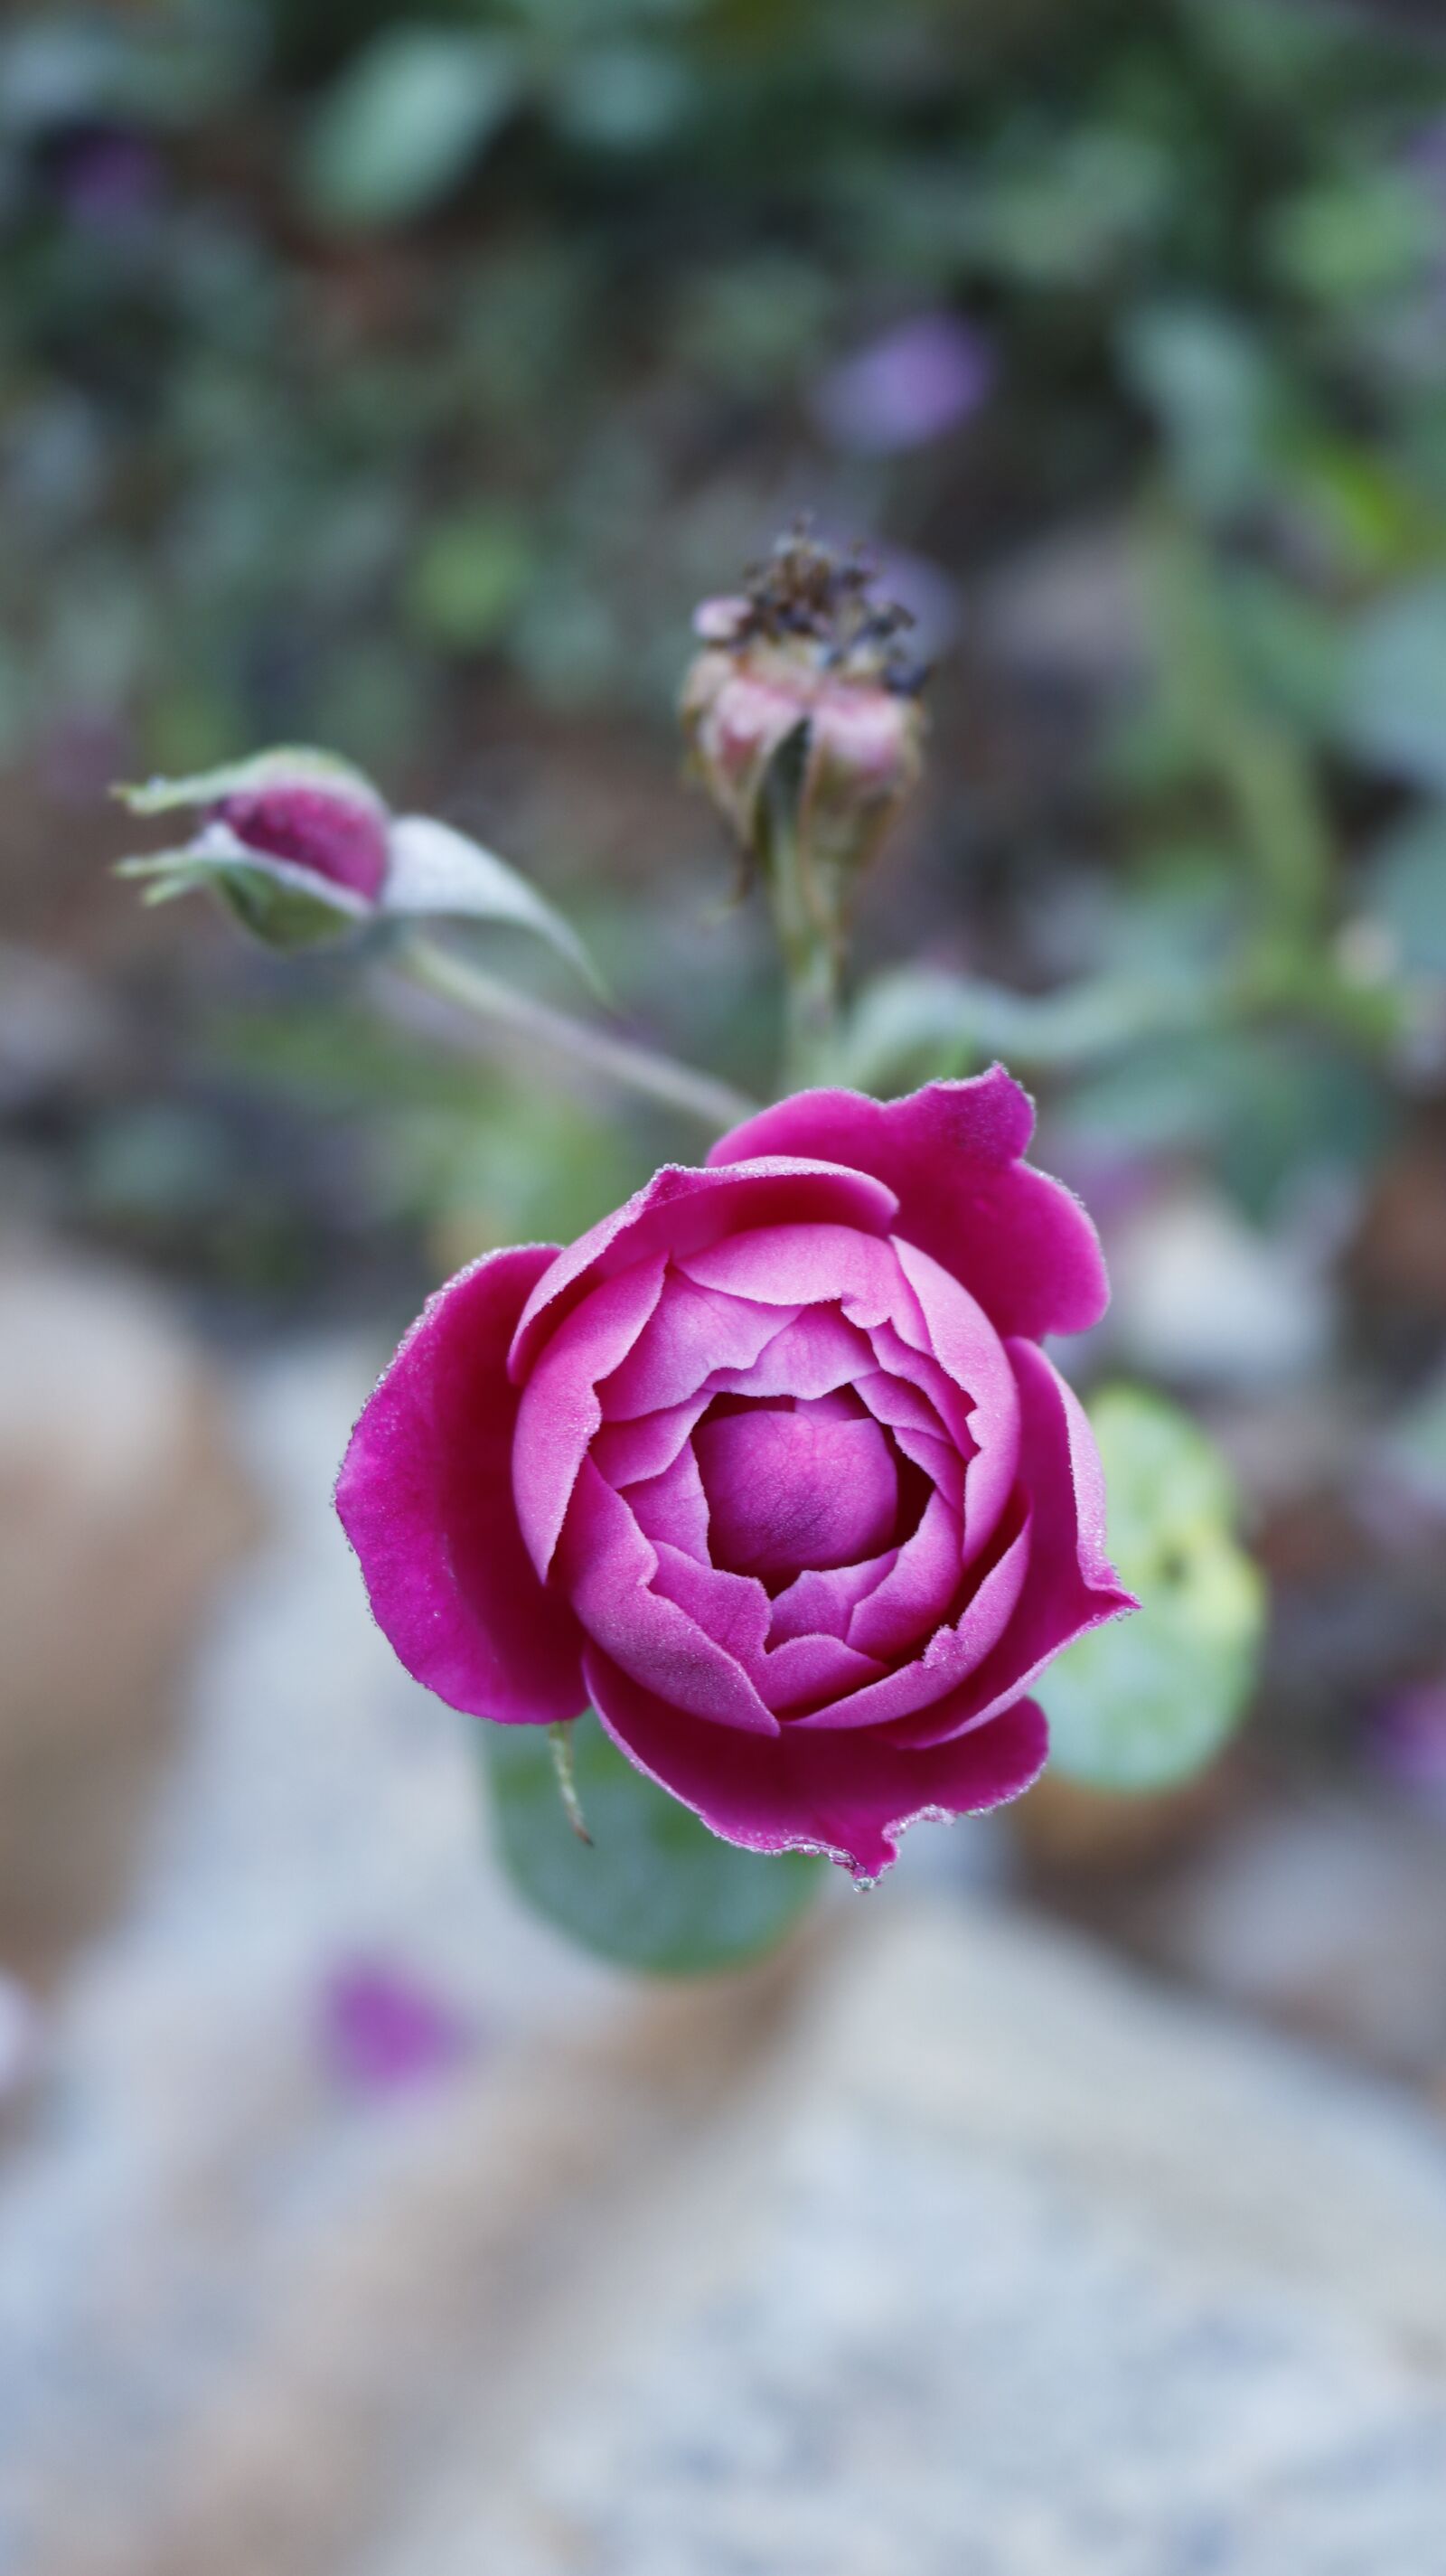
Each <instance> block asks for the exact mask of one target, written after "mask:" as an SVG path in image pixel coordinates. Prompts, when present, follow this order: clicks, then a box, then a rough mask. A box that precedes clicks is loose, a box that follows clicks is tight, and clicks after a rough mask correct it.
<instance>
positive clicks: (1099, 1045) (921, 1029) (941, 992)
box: [838, 966, 1209, 1091]
mask: <svg viewBox="0 0 1446 2576" xmlns="http://www.w3.org/2000/svg"><path fill="white" fill-rule="evenodd" d="M1208 1008H1209V993H1208V990H1207V988H1206V986H1205V985H1204V983H1203V982H1202V979H1201V978H1200V976H1199V975H1198V974H1192V973H1189V972H1185V971H1181V972H1176V973H1173V974H1172V973H1165V974H1163V975H1159V976H1154V977H1151V978H1150V979H1149V980H1148V981H1147V980H1146V979H1145V978H1144V977H1142V976H1138V975H1099V976H1091V977H1089V978H1088V979H1084V980H1081V981H1080V982H1078V983H1075V984H1069V985H1065V986H1062V987H1061V989H1060V990H1059V991H1058V992H1055V993H1014V992H1011V991H1010V990H1009V988H1008V986H1007V985H1003V984H992V983H989V982H987V981H986V980H985V979H984V978H982V977H979V976H967V975H950V974H947V973H945V972H944V971H942V970H941V969H937V968H933V967H919V966H903V967H899V968H897V969H895V971H894V972H892V973H891V974H888V975H879V976H876V977H875V979H874V981H873V982H872V983H871V984H867V985H866V986H865V987H864V990H863V991H862V993H861V994H860V995H859V998H858V1000H857V1002H856V1003H855V1005H854V1009H853V1013H852V1016H851V1019H850V1022H849V1027H848V1032H847V1035H846V1037H845V1039H844V1043H843V1048H842V1052H841V1060H840V1064H839V1067H838V1071H839V1075H840V1079H842V1080H844V1081H847V1082H850V1083H854V1084H856V1085H857V1086H858V1087H859V1088H860V1089H861V1090H864V1091H877V1090H882V1089H886V1088H887V1087H888V1085H889V1084H890V1083H892V1082H896V1081H897V1080H898V1079H899V1078H900V1077H901V1076H904V1075H906V1074H907V1075H917V1076H920V1077H922V1076H923V1075H925V1074H934V1075H938V1074H943V1073H966V1072H970V1071H972V1070H973V1069H974V1068H975V1067H976V1066H979V1065H985V1064H988V1063H990V1062H991V1061H992V1060H993V1058H994V1057H995V1056H1000V1057H1002V1058H1003V1059H1004V1061H1005V1062H1006V1063H1012V1064H1020V1065H1024V1066H1026V1067H1027V1068H1029V1069H1030V1070H1032V1071H1033V1070H1039V1071H1043V1070H1046V1069H1048V1070H1051V1071H1061V1072H1064V1071H1067V1072H1077V1071H1079V1070H1080V1068H1081V1067H1083V1066H1086V1065H1092V1064H1095V1063H1098V1062H1100V1061H1102V1060H1105V1059H1107V1058H1108V1057H1110V1056H1112V1055H1116V1054H1118V1053H1119V1052H1120V1051H1121V1049H1123V1048H1125V1047H1128V1046H1131V1045H1133V1044H1135V1043H1137V1042H1138V1041H1139V1040H1140V1039H1141V1038H1144V1037H1148V1036H1151V1035H1155V1034H1158V1033H1159V1032H1160V1031H1162V1030H1167V1029H1169V1030H1177V1029H1180V1028H1181V1027H1188V1026H1189V1025H1190V1023H1191V1021H1192V1020H1194V1019H1196V1018H1200V1017H1203V1016H1204V1015H1205V1014H1206V1012H1207V1011H1208Z"/></svg>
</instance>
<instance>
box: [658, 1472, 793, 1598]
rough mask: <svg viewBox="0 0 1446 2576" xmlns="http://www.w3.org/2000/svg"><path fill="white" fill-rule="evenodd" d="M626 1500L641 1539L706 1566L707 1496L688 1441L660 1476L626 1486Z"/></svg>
mask: <svg viewBox="0 0 1446 2576" xmlns="http://www.w3.org/2000/svg"><path fill="white" fill-rule="evenodd" d="M626 1500H627V1503H628V1508H629V1510H630V1511H631V1513H632V1515H633V1518H634V1520H635V1521H636V1522H637V1525H638V1527H639V1529H640V1530H641V1531H642V1533H643V1536H644V1538H647V1539H651V1540H652V1542H653V1545H654V1547H662V1546H667V1547H675V1548H681V1550H682V1552H683V1554H684V1555H685V1556H691V1557H694V1558H696V1560H697V1562H698V1564H699V1565H707V1564H708V1563H709V1556H708V1497H707V1495H706V1494H705V1493H704V1491H703V1479H702V1477H701V1476H700V1475H699V1473H698V1461H697V1459H696V1457H695V1456H694V1454H693V1446H692V1443H691V1441H687V1440H685V1441H684V1443H683V1446H682V1448H681V1449H680V1450H679V1452H678V1454H677V1457H676V1458H674V1459H673V1461H672V1463H671V1464H670V1465H669V1466H667V1467H665V1468H664V1469H663V1471H662V1473H661V1475H657V1476H649V1477H648V1478H646V1479H645V1481H644V1482H643V1483H641V1484H637V1485H629V1486H628V1487H627V1489H626ZM760 1589H761V1586H760ZM764 1598H765V1600H766V1599H767V1595H766V1594H765V1595H764Z"/></svg>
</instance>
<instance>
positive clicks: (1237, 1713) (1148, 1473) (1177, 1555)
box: [1037, 1386, 1265, 1790]
mask: <svg viewBox="0 0 1446 2576" xmlns="http://www.w3.org/2000/svg"><path fill="white" fill-rule="evenodd" d="M1090 1415H1091V1419H1092V1421H1093V1424H1094V1429H1095V1436H1096V1438H1097V1439H1098V1441H1099V1445H1100V1455H1101V1457H1102V1459H1103V1461H1104V1469H1105V1484H1106V1488H1107V1491H1108V1494H1109V1520H1110V1554H1111V1556H1112V1557H1113V1559H1114V1562H1115V1564H1116V1566H1117V1567H1118V1569H1119V1572H1120V1575H1121V1577H1122V1578H1123V1580H1124V1582H1125V1583H1126V1584H1128V1585H1129V1587H1130V1589H1131V1590H1132V1591H1133V1592H1134V1593H1136V1594H1137V1596H1138V1598H1139V1602H1140V1607H1139V1609H1138V1610H1137V1611H1136V1612H1135V1613H1134V1615H1133V1616H1132V1617H1131V1618H1129V1619H1122V1620H1118V1621H1115V1622H1113V1623H1112V1624H1111V1625H1110V1626H1109V1627H1106V1628H1099V1629H1096V1630H1095V1631H1094V1633H1093V1634H1092V1635H1090V1636H1088V1637H1082V1638H1081V1639H1080V1641H1079V1643H1078V1645H1075V1646H1071V1647H1070V1649H1069V1651H1068V1653H1067V1654H1065V1655H1062V1656H1061V1658H1060V1660H1059V1662H1058V1663H1057V1664H1055V1665H1053V1666H1052V1667H1051V1669H1050V1671H1049V1672H1048V1673H1047V1674H1046V1675H1045V1677H1044V1679H1043V1681H1042V1682H1041V1683H1040V1685H1039V1688H1038V1693H1037V1696H1038V1698H1039V1700H1040V1702H1041V1705H1042V1706H1043V1708H1044V1710H1045V1713H1046V1715H1047V1716H1048V1719H1049V1724H1050V1744H1051V1758H1052V1760H1053V1762H1054V1764H1055V1766H1056V1768H1057V1769H1058V1770H1060V1771H1062V1772H1063V1773H1065V1775H1066V1776H1067V1777H1068V1778H1070V1779H1074V1780H1082V1781H1085V1782H1087V1783H1088V1784H1089V1785H1090V1786H1091V1787H1094V1788H1101V1789H1117V1790H1147V1789H1164V1788H1168V1787H1170V1786H1172V1785H1173V1784H1174V1783H1175V1782H1177V1781H1180V1780H1186V1779H1189V1778H1190V1777H1191V1775H1192V1774H1193V1773H1194V1772H1197V1771H1199V1770H1202V1769H1203V1768H1204V1766H1205V1765H1206V1764H1207V1763H1208V1762H1209V1761H1211V1760H1212V1759H1213V1757H1214V1756H1215V1754H1217V1753H1218V1752H1219V1750H1220V1748H1221V1746H1222V1745H1223V1744H1224V1743H1225V1742H1226V1741H1227V1739H1228V1738H1229V1736H1230V1735H1231V1734H1232V1733H1233V1731H1234V1729H1235V1727H1236V1726H1237V1725H1238V1723H1239V1721H1240V1718H1241V1717H1242V1715H1243V1713H1244V1711H1245V1708H1246V1705H1247V1703H1248V1701H1249V1698H1250V1695H1251V1692H1252V1689H1253V1687H1254V1682H1255V1672H1256V1659H1257V1649H1258V1647H1259V1642H1260V1635H1261V1629H1262V1626H1263V1622H1264V1615H1265V1589H1264V1584H1263V1582H1262V1579H1261V1576H1260V1572H1259V1569H1258V1568H1257V1566H1256V1565H1255V1564H1254V1562H1253V1560H1252V1559H1251V1558H1250V1557H1248V1556H1247V1555H1246V1554H1245V1552H1244V1550H1243V1549H1242V1548H1241V1547H1240V1546H1239V1545H1238V1543H1237V1541H1236V1539H1235V1537H1234V1535H1233V1524H1234V1519H1235V1512H1236V1496H1235V1490H1234V1485H1233V1480H1232V1478H1231V1474H1230V1470H1229V1468H1228V1467H1227V1465H1226V1463H1225V1460H1224V1459H1223V1458H1222V1457H1221V1455H1220V1452H1219V1450H1218V1449H1217V1448H1216V1447H1215V1444H1214V1442H1213V1441H1211V1440H1209V1439H1208V1438H1207V1437H1206V1435H1205V1433H1204V1432H1203V1431H1201V1429H1200V1428H1199V1426H1198V1424H1196V1423H1194V1422H1192V1421H1191V1420H1190V1419H1189V1417H1188V1415H1186V1414H1184V1413H1182V1412H1181V1411H1180V1409H1179V1408H1178V1406H1176V1405H1173V1404H1169V1403H1166V1402H1165V1400H1164V1399H1163V1398H1162V1397H1160V1396H1157V1395H1151V1394H1147V1393H1146V1392H1145V1391H1144V1390H1143V1389H1142V1388H1139V1387H1130V1386H1114V1387H1109V1388H1106V1389H1105V1390H1104V1392H1103V1393H1102V1394H1100V1395H1099V1396H1098V1397H1097V1398H1096V1399H1095V1402H1094V1403H1093V1404H1092V1406H1091V1407H1090Z"/></svg>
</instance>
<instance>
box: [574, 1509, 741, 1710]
mask: <svg viewBox="0 0 1446 2576" xmlns="http://www.w3.org/2000/svg"><path fill="white" fill-rule="evenodd" d="M556 1569H557V1570H556V1579H557V1580H558V1581H559V1582H560V1583H561V1584H562V1586H563V1588H564V1590H565V1592H566V1595H567V1598H568V1599H569V1600H570V1601H571V1603H572V1606H573V1609H574V1610H575V1611H576V1613H577V1616H578V1618H579V1619H580V1620H581V1621H582V1624H583V1626H584V1627H585V1628H586V1629H587V1631H588V1633H589V1635H590V1636H592V1637H594V1638H595V1639H596V1640H597V1643H598V1644H599V1645H600V1646H602V1647H604V1648H605V1649H606V1651H607V1652H608V1654H609V1655H610V1656H612V1657H613V1659H614V1660H615V1661H616V1662H617V1663H619V1664H621V1666H622V1668H623V1670H624V1671H625V1672H629V1673H632V1674H634V1675H635V1676H636V1677H637V1678H638V1679H639V1680H641V1681H643V1682H644V1683H645V1684H647V1685H648V1686H650V1687H652V1688H654V1689H657V1690H659V1691H661V1692H663V1693H664V1694H665V1695H666V1697H667V1698H668V1699H669V1701H670V1702H671V1703H672V1704H673V1705H674V1706H675V1707H676V1708H678V1709H679V1710H690V1711H691V1712H692V1713H693V1714H694V1715H695V1716H698V1717H704V1718H709V1719H711V1720H712V1721H713V1722H714V1723H715V1724H717V1725H718V1726H720V1727H724V1728H727V1729H729V1730H730V1731H738V1730H747V1729H749V1728H754V1729H757V1730H758V1731H759V1732H760V1733H762V1734H765V1735H771V1734H772V1733H773V1732H774V1730H775V1728H776V1727H777V1724H778V1720H777V1719H776V1717H774V1716H773V1714H772V1712H771V1711H770V1710H769V1709H767V1708H766V1707H765V1706H764V1703H763V1701H762V1700H761V1698H760V1697H759V1695H758V1692H757V1691H756V1689H755V1688H754V1686H753V1684H752V1682H750V1680H749V1679H748V1676H747V1674H746V1673H745V1672H744V1670H743V1668H742V1665H741V1664H740V1663H739V1662H738V1660H737V1658H736V1656H734V1655H732V1654H730V1653H729V1651H728V1649H727V1647H726V1646H723V1645H720V1644H719V1643H718V1641H717V1640H716V1639H715V1638H713V1637H710V1636H708V1635H707V1634H706V1632H705V1631H704V1630H703V1629H702V1628H700V1627H699V1625H698V1623H697V1621H696V1620H695V1619H692V1618H690V1617H689V1616H688V1614H687V1612H686V1611H684V1610H681V1609H680V1608H679V1607H678V1604H677V1602H676V1601H670V1600H669V1599H668V1598H667V1596H666V1595H665V1594H664V1593H662V1592H660V1591H657V1590H655V1589H654V1588H653V1578H654V1576H655V1575H656V1573H657V1571H658V1552H657V1550H656V1548H655V1547H654V1546H653V1544H652V1541H651V1540H650V1539H648V1538H646V1537H644V1535H643V1532H642V1531H641V1530H640V1529H639V1527H638V1524H637V1522H636V1521H635V1519H634V1518H633V1515H632V1512H631V1511H630V1510H629V1508H628V1505H627V1503H626V1502H625V1501H624V1500H623V1499H622V1497H621V1496H620V1495H618V1494H615V1493H614V1492H613V1489H612V1487H611V1485H608V1484H605V1483H604V1482H603V1479H602V1477H601V1476H600V1475H599V1474H598V1471H597V1469H596V1467H594V1465H593V1463H592V1460H591V1459H590V1458H589V1459H585V1460H584V1461H583V1466H582V1472H581V1474H580V1475H579V1477H578V1480H577V1484H576V1487H575V1489H574V1492H573V1497H572V1503H571V1506H570V1508H569V1511H568V1515H567V1519H566V1521H565V1523H564V1524H563V1532H562V1537H561V1540H560V1541H559V1544H558V1550H557V1560H556ZM760 1589H761V1586H760ZM765 1597H766V1596H765Z"/></svg>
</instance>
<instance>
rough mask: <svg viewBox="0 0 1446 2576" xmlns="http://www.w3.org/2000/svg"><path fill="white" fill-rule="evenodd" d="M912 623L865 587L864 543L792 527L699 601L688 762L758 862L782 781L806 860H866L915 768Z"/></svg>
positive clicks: (838, 866) (687, 688)
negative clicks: (760, 559) (741, 582)
mask: <svg viewBox="0 0 1446 2576" xmlns="http://www.w3.org/2000/svg"><path fill="white" fill-rule="evenodd" d="M912 623H913V620H912V617H911V616H910V613H909V611H908V610H907V609H906V608H903V607H901V606H899V605H898V604H897V603H896V602H894V601H890V600H885V599H881V598H880V597H879V596H878V595H877V593H876V590H875V575H874V571H873V567H872V566H871V564H870V563H869V561H868V559H867V557H866V556H865V555H864V554H862V553H861V552H860V551H859V550H858V549H854V550H852V551H850V552H848V553H841V552H839V551H838V550H837V549H836V548H834V547H832V546H828V545H825V544H823V543H821V542H820V541H819V540H818V539H817V538H815V537H813V536H812V535H811V534H810V533H809V532H808V530H807V529H806V528H804V527H796V528H794V529H793V530H792V531H791V532H790V534H789V535H787V536H786V537H783V538H781V539H780V540H779V543H778V544H777V545H776V546H775V548H774V550H773V552H772V554H771V555H770V556H769V558H768V560H767V561H766V562H765V563H763V564H760V565H757V566H756V567H755V568H754V569H753V571H752V572H750V574H749V575H748V576H747V580H746V583H745V587H744V589H743V590H742V591H741V592H740V593H738V595H737V596H736V597H729V598H722V599H709V600H705V601H704V603H703V605H702V607H701V608H700V609H699V610H698V612H697V615H696V617H695V619H694V627H695V631H696V633H697V635H698V637H699V639H700V642H701V644H702V647H703V649H702V651H701V652H700V653H699V654H698V655H697V657H696V659H695V660H694V662H693V664H692V666H691V668H690V669H689V672H688V675H687V679H686V681H685V683H684V688H683V698H682V717H683V724H684V727H685V730H686V732H687V734H688V737H689V741H690V744H691V747H692V754H693V766H694V769H695V771H696V774H697V776H698V777H699V779H700V780H701V782H702V784H703V785H704V786H705V787H706V789H707V791H708V793H709V795H710V796H711V797H712V799H713V801H714V803H715V804H716V805H717V806H718V808H719V810H720V811H721V812H722V813H723V815H724V816H725V817H726V819H727V821H728V822H729V824H730V825H731V827H732V829H733V831H734V832H735V833H736V834H737V836H738V839H739V841H740V842H741V843H742V845H743V848H744V850H745V852H746V853H748V854H749V855H750V856H751V857H752V858H754V859H756V860H757V861H758V863H759V864H760V865H762V866H764V867H766V866H768V864H769V862H770V851H769V848H768V847H767V846H766V844H767V842H768V840H769V836H770V833H771V832H772V831H773V830H774V829H775V828H776V824H777V820H778V815H777V811H776V808H777V805H778V801H779V792H780V791H781V793H782V797H783V802H784V805H785V807H786V814H785V817H784V819H785V821H786V825H787V828H788V830H789V831H790V833H791V834H792V836H793V837H794V839H795V840H796V842H797V843H798V845H799V846H800V848H801V849H802V850H803V851H804V852H805V853H806V854H807V859H808V861H809V862H811V863H813V864H815V865H816V866H818V867H821V868H826V869H832V870H834V871H843V872H845V873H846V874H848V875H853V874H855V873H857V872H858V871H859V870H860V869H861V868H863V867H865V866H866V865H867V864H868V862H869V860H870V859H871V858H872V857H873V854H874V852H875V850H876V849H877V847H878V845H879V842H880V840H881V839H882V837H883V835H884V832H885V831H886V830H887V828H888V826H889V824H890V823H891V821H892V820H893V817H894V815H895V814H896V812H897V811H898V808H899V806H900V805H901V804H902V802H903V800H904V798H905V796H906V795H907V794H908V792H909V789H910V788H911V787H912V786H913V784H914V781H915V779H916V778H917V777H918V774H919V768H920V761H921V745H922V736H923V711H922V709H921V707H920V704H919V695H920V691H921V689H922V687H923V684H924V680H925V678H926V676H927V675H926V672H925V670H924V668H923V667H922V666H921V664H920V663H919V662H918V661H917V659H916V658H915V657H914V656H913V655H912V654H911V653H910V651H909V649H908V645H907V641H906V638H907V635H908V630H909V628H910V627H911V626H912Z"/></svg>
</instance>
